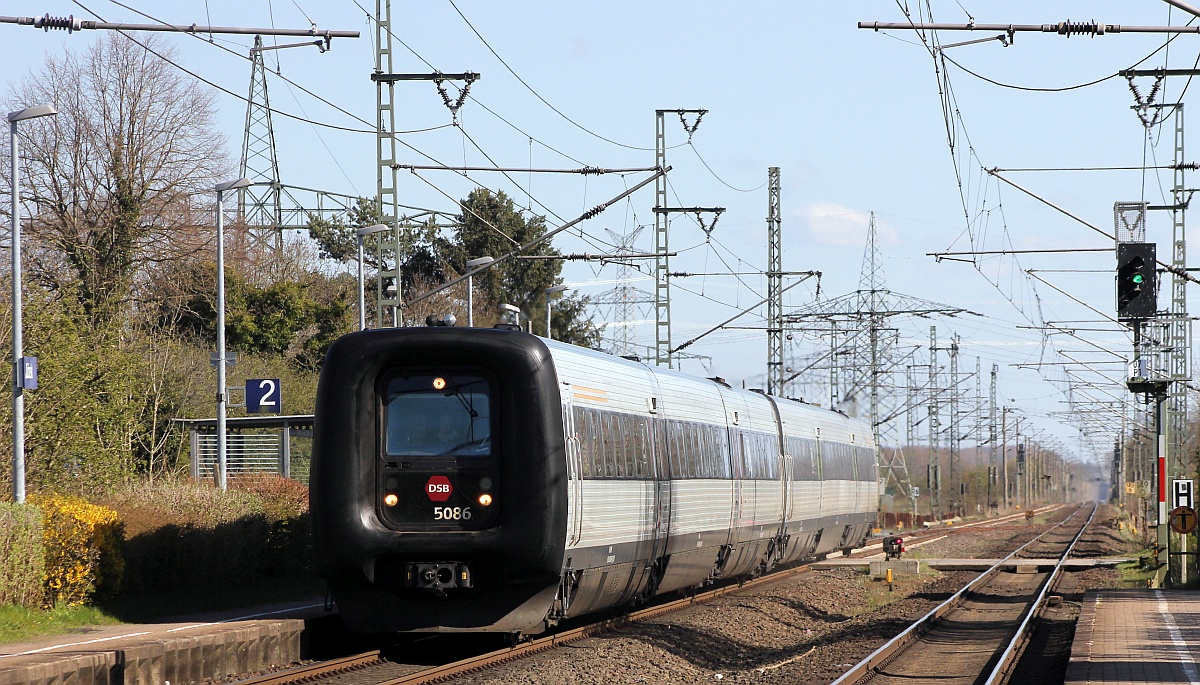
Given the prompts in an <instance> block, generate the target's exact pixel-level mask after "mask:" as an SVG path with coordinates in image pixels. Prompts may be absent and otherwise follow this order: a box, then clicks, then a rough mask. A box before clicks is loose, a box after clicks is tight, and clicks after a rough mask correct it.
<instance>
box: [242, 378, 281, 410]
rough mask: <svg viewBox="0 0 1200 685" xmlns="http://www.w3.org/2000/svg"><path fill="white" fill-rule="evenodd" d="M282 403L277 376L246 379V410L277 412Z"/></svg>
mask: <svg viewBox="0 0 1200 685" xmlns="http://www.w3.org/2000/svg"><path fill="white" fill-rule="evenodd" d="M282 404H283V402H282V400H281V396H280V393H279V379H278V378H251V379H249V380H247V381H246V411H247V412H249V413H251V414H258V413H259V412H268V413H271V414H278V413H279V412H280V409H281V406H282Z"/></svg>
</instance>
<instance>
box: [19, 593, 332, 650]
mask: <svg viewBox="0 0 1200 685" xmlns="http://www.w3.org/2000/svg"><path fill="white" fill-rule="evenodd" d="M324 596H325V584H324V583H323V582H322V581H319V580H300V581H296V580H292V581H287V582H279V583H272V584H270V585H244V586H238V587H230V588H219V589H213V588H204V589H203V591H200V590H197V591H196V592H178V593H166V594H156V595H151V596H145V597H123V598H120V599H115V600H110V601H108V602H104V603H102V604H101V605H100V606H82V607H62V608H57V609H51V610H38V609H25V608H22V607H14V606H0V644H7V643H12V642H25V641H28V640H34V639H38V638H44V637H53V636H55V635H63V634H67V633H76V632H85V631H86V630H87V629H88V628H89V627H94V626H106V625H120V624H122V623H166V622H175V621H178V620H183V619H185V618H186V617H187V616H189V615H195V614H202V613H208V612H213V611H232V610H237V609H255V608H259V607H262V606H264V605H269V604H276V603H283V602H293V601H298V600H305V599H312V598H318V597H324Z"/></svg>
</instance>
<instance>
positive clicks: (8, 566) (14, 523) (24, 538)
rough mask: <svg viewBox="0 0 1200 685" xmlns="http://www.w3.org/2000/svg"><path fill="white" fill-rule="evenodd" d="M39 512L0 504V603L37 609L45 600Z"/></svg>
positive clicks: (8, 503) (22, 506)
mask: <svg viewBox="0 0 1200 685" xmlns="http://www.w3.org/2000/svg"><path fill="white" fill-rule="evenodd" d="M42 534H43V533H42V511H41V510H40V509H38V508H37V507H35V506H32V505H29V504H16V503H14V502H0V604H3V605H8V604H13V605H16V606H22V607H29V608H37V607H39V606H41V605H42V600H43V598H44V597H45V591H44V589H43V585H42V581H43V574H44V573H45V568H46V567H45V557H46V552H45V544H44V541H43V539H42Z"/></svg>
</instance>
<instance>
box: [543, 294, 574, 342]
mask: <svg viewBox="0 0 1200 685" xmlns="http://www.w3.org/2000/svg"><path fill="white" fill-rule="evenodd" d="M570 289H571V286H569V285H556V286H554V287H553V288H546V339H548V340H553V339H554V336H553V335H551V332H550V296H551V295H554V294H556V293H561V292H563V291H565V290H570Z"/></svg>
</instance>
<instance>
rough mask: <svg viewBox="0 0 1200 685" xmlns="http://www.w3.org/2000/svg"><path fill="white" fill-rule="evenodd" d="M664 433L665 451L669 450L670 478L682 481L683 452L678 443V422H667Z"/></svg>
mask: <svg viewBox="0 0 1200 685" xmlns="http://www.w3.org/2000/svg"><path fill="white" fill-rule="evenodd" d="M666 432H667V434H666V440H667V445H668V447H667V449H668V450H671V477H672V479H682V477H683V450H682V446H680V443H679V421H676V420H671V421H667V426H666Z"/></svg>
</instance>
